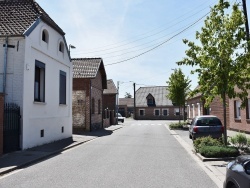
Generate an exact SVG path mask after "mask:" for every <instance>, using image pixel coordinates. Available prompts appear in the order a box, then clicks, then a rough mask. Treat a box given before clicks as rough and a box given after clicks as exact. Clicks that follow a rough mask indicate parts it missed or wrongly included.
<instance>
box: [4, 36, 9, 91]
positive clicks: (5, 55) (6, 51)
mask: <svg viewBox="0 0 250 188" xmlns="http://www.w3.org/2000/svg"><path fill="white" fill-rule="evenodd" d="M7 56H8V37H6V39H5V47H4V72H3V93H4V94H5V90H6V74H7Z"/></svg>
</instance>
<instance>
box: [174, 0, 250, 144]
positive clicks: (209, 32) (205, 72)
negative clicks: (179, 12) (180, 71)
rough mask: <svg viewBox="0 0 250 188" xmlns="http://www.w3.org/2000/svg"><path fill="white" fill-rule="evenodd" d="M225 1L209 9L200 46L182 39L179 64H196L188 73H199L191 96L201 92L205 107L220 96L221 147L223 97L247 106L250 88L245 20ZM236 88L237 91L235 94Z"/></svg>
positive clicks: (224, 103)
mask: <svg viewBox="0 0 250 188" xmlns="http://www.w3.org/2000/svg"><path fill="white" fill-rule="evenodd" d="M229 8H230V4H229V2H227V1H224V0H219V3H218V4H217V5H215V6H214V7H213V8H211V12H210V15H209V16H208V17H207V18H206V20H205V25H204V26H203V27H202V28H201V32H196V39H197V40H199V41H200V45H196V44H195V43H194V42H190V41H188V40H183V41H184V43H185V44H187V45H188V47H189V49H188V50H187V51H186V55H187V57H185V58H184V59H183V60H182V61H181V62H178V63H177V64H178V65H191V66H194V65H196V66H197V67H198V68H196V69H194V70H192V71H191V73H198V79H199V86H200V87H198V88H197V89H196V90H195V91H194V92H193V93H192V94H195V93H198V92H200V93H202V95H203V97H204V99H205V106H209V104H210V103H211V102H212V100H213V99H214V98H215V97H216V96H219V97H220V98H221V100H222V103H223V119H224V144H226V143H227V124H226V105H227V104H226V97H228V98H229V99H231V98H236V97H238V98H240V99H241V100H242V106H244V105H245V104H246V98H247V95H248V93H247V90H248V89H249V88H250V84H249V83H250V82H249V80H250V71H249V70H250V66H249V64H248V60H249V53H248V51H247V41H246V34H245V28H244V23H245V20H244V17H243V14H242V12H241V11H240V10H239V9H238V7H237V4H234V5H233V6H232V10H231V11H230V12H231V13H230V14H226V11H229ZM236 88H238V89H239V92H237V90H236Z"/></svg>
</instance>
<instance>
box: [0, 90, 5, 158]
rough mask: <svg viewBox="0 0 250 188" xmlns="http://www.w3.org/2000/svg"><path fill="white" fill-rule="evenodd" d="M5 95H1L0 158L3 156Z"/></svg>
mask: <svg viewBox="0 0 250 188" xmlns="http://www.w3.org/2000/svg"><path fill="white" fill-rule="evenodd" d="M3 117H4V94H3V93H1V94H0V156H1V155H2V154H3Z"/></svg>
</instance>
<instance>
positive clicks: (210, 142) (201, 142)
mask: <svg viewBox="0 0 250 188" xmlns="http://www.w3.org/2000/svg"><path fill="white" fill-rule="evenodd" d="M204 146H222V142H221V141H220V140H218V139H215V138H212V137H211V136H206V137H200V138H197V139H196V140H194V149H195V151H196V152H200V149H201V148H203V147H204Z"/></svg>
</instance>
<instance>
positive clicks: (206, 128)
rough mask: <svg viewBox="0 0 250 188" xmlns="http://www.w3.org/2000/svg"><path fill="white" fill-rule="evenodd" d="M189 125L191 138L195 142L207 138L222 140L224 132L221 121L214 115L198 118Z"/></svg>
mask: <svg viewBox="0 0 250 188" xmlns="http://www.w3.org/2000/svg"><path fill="white" fill-rule="evenodd" d="M189 125H190V126H189V138H190V139H193V140H195V139H196V138H199V137H205V136H211V137H212V138H221V137H222V134H223V132H224V127H223V125H222V123H221V121H220V119H219V118H218V117H216V116H212V115H204V116H196V117H195V118H193V119H192V121H191V123H189Z"/></svg>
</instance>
